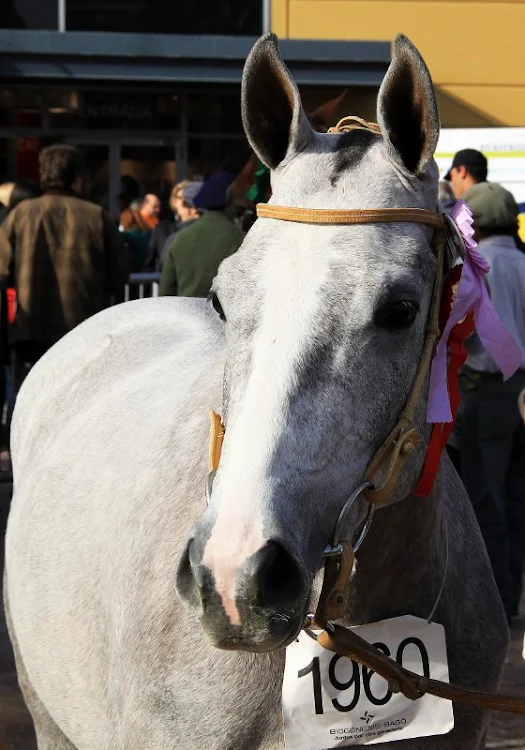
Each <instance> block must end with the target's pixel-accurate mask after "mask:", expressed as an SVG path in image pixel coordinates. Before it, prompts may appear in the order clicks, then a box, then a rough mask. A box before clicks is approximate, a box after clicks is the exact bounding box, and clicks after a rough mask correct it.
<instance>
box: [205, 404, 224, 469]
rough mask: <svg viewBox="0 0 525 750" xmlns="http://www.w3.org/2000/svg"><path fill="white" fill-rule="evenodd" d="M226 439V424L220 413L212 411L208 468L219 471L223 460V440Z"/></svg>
mask: <svg viewBox="0 0 525 750" xmlns="http://www.w3.org/2000/svg"><path fill="white" fill-rule="evenodd" d="M223 440H224V425H223V423H222V419H221V417H220V415H219V414H217V412H215V411H210V450H209V455H208V464H209V466H208V470H209V471H217V469H218V468H219V461H220V460H221V450H222V442H223Z"/></svg>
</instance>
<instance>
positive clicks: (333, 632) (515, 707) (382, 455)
mask: <svg viewBox="0 0 525 750" xmlns="http://www.w3.org/2000/svg"><path fill="white" fill-rule="evenodd" d="M356 129H357V130H368V131H371V132H373V133H375V134H377V135H380V131H379V127H378V126H377V125H376V124H375V123H366V122H365V121H364V120H361V119H359V118H344V120H342V121H341V122H340V123H339V124H338V125H337V126H336V128H332V129H331V130H330V131H329V132H347V131H349V130H356ZM257 215H258V216H259V217H260V218H264V219H272V220H278V221H291V222H297V223H303V224H324V225H328V224H339V225H341V224H350V225H357V224H378V223H399V222H403V223H411V224H423V225H425V226H429V227H432V228H433V229H434V230H435V233H434V237H433V240H432V250H433V252H434V255H435V256H436V274H435V278H434V288H433V294H432V301H431V305H430V311H429V315H428V321H427V327H426V334H425V342H424V345H423V351H422V354H421V358H420V360H419V365H418V368H417V372H416V376H415V378H414V382H413V383H412V388H411V391H410V394H409V396H408V399H407V402H406V404H405V407H404V409H403V411H402V412H401V414H400V416H399V418H398V421H397V423H396V425H395V427H394V429H393V430H392V432H391V433H390V434H389V436H388V437H387V438H386V440H385V441H384V442H383V444H382V445H381V446H380V447H379V449H378V450H377V452H376V453H375V455H374V457H373V458H372V460H371V461H370V463H369V464H368V467H367V469H366V471H365V473H364V477H363V482H362V483H361V484H360V485H359V486H358V487H357V488H356V489H355V490H354V491H353V492H352V494H351V495H350V496H349V498H348V499H347V501H346V502H345V504H344V505H343V508H342V509H341V512H340V514H339V517H338V520H337V523H336V527H335V530H334V535H333V538H332V543H331V544H330V545H328V546H327V548H326V549H325V551H324V555H323V557H324V578H323V586H322V589H321V594H320V597H319V602H318V605H317V609H316V612H315V615H313V616H311V617H308V618H307V620H306V622H305V624H304V627H305V628H306V629H310V628H311V627H316V626H317V627H318V628H321V629H323V632H322V633H321V634H320V635H319V636H318V637H317V640H318V642H319V643H320V645H321V646H323V647H324V648H326V649H328V650H330V651H334V652H335V653H338V654H340V655H342V656H346V657H347V658H349V659H353V660H354V661H357V662H359V663H361V664H363V665H364V666H366V667H368V668H369V669H372V670H373V671H374V672H376V673H377V674H379V675H380V676H381V677H383V678H384V679H386V680H387V682H388V684H389V689H390V690H391V692H393V693H398V692H402V693H403V694H404V695H405V696H406V697H407V698H409V699H411V700H415V699H417V698H420V697H421V696H423V695H424V694H425V693H430V694H432V695H436V696H438V697H441V698H445V699H448V700H453V701H456V702H458V703H466V704H468V705H471V706H476V707H479V708H484V709H495V710H499V711H506V712H509V713H519V714H525V699H524V698H521V697H519V696H512V695H503V694H501V693H486V692H482V691H475V690H470V689H468V688H463V687H460V686H458V685H452V684H449V683H444V682H440V681H438V680H431V679H429V678H423V677H421V675H418V674H415V673H414V672H410V671H409V670H406V669H404V668H403V667H401V666H400V665H399V664H397V662H395V661H394V660H393V659H390V658H389V657H388V656H385V654H383V653H382V652H381V651H379V650H378V649H376V648H375V647H374V646H373V645H371V644H370V643H368V642H367V641H365V640H364V639H363V638H361V637H360V636H359V635H357V633H355V631H353V630H352V629H351V628H346V627H344V626H343V625H340V624H338V623H336V622H335V621H336V620H341V619H343V618H344V610H345V596H346V591H347V587H348V584H349V581H350V577H351V575H352V570H353V564H354V552H355V551H356V550H357V547H358V546H360V544H361V543H362V542H363V540H364V538H365V536H366V533H367V531H368V529H369V527H370V524H371V521H372V517H373V512H374V509H375V507H376V506H377V505H381V504H384V503H385V502H387V501H388V500H389V499H390V497H391V496H392V493H393V490H394V488H395V486H396V484H397V481H398V479H399V476H400V474H401V471H402V469H403V466H404V464H405V461H406V460H407V458H408V457H409V456H410V455H412V454H413V453H414V452H415V450H416V447H417V445H418V444H419V442H420V441H421V436H420V435H419V433H418V431H417V429H416V427H415V425H414V420H415V412H416V408H417V406H418V404H419V402H420V399H421V395H422V392H423V389H424V388H425V386H426V383H427V381H428V376H429V371H430V366H431V362H432V357H433V354H434V349H435V346H436V342H437V340H438V338H439V336H440V329H439V316H440V307H441V300H442V293H443V285H444V278H445V275H446V273H447V272H448V270H450V269H449V268H448V267H447V266H448V262H447V258H446V254H445V250H446V245H447V235H446V224H445V221H444V218H443V216H440V215H439V214H438V213H435V212H434V211H427V210H424V209H420V208H384V209H371V210H370V209H369V210H352V209H317V208H297V207H293V206H278V205H274V204H258V205H257ZM210 419H211V426H210V453H209V473H208V476H207V479H206V495H207V498H208V500H209V496H210V494H211V485H212V482H213V478H214V476H215V473H216V471H217V468H218V466H219V461H220V455H221V448H222V442H223V440H224V435H225V428H224V425H223V423H222V420H221V418H220V416H219V415H218V414H216V413H215V412H211V413H210ZM379 477H382V478H381V479H380V478H379ZM361 494H362V495H363V497H364V498H365V499H366V500H367V501H368V503H369V506H368V508H369V510H368V514H367V517H366V520H365V523H364V526H363V529H362V530H361V534H360V535H359V539H358V540H357V542H356V543H355V544H354V545H352V544H351V542H350V541H349V540H344V539H341V538H340V531H341V527H342V526H343V523H344V519H345V517H346V515H347V513H348V511H349V510H350V508H351V507H352V506H353V504H354V503H355V502H356V500H357V499H358V497H359V496H360V495H361Z"/></svg>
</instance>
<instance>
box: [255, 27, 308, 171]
mask: <svg viewBox="0 0 525 750" xmlns="http://www.w3.org/2000/svg"><path fill="white" fill-rule="evenodd" d="M241 100H242V120H243V124H244V130H245V133H246V137H247V138H248V141H249V142H250V145H251V147H252V148H253V150H254V151H255V153H256V154H257V156H258V157H259V158H260V160H261V161H262V162H264V164H266V166H268V167H270V169H275V168H276V167H277V166H278V165H279V164H281V162H282V161H284V159H285V158H290V157H291V156H294V155H296V154H297V153H299V152H300V151H302V150H303V149H304V148H306V146H307V145H308V144H309V142H310V140H311V138H312V134H313V131H312V128H311V127H310V124H309V122H308V119H307V117H306V115H305V113H304V110H303V107H302V104H301V97H300V96H299V91H298V90H297V86H296V85H295V83H294V81H293V79H292V77H291V75H290V73H289V71H288V68H287V67H286V65H285V64H284V62H283V61H282V58H281V56H280V54H279V50H278V47H277V37H276V36H275V35H274V34H266V35H265V36H263V37H261V38H260V39H259V41H258V42H256V44H255V45H254V47H253V49H252V51H251V52H250V54H249V55H248V59H247V60H246V65H245V66H244V73H243V77H242V96H241Z"/></svg>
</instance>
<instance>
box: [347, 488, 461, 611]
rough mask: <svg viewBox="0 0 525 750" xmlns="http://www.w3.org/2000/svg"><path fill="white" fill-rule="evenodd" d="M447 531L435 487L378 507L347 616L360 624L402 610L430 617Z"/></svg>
mask: <svg viewBox="0 0 525 750" xmlns="http://www.w3.org/2000/svg"><path fill="white" fill-rule="evenodd" d="M439 484H440V483H439ZM445 533H446V532H445V531H444V528H443V504H442V498H441V491H440V489H439V487H436V488H435V489H434V490H433V491H432V493H431V494H430V495H429V496H428V497H427V498H425V499H421V498H418V497H415V496H414V495H411V496H409V497H407V498H405V499H404V500H402V501H400V502H397V503H394V504H393V505H391V506H388V507H386V508H381V509H379V510H377V511H376V513H375V516H374V520H373V522H372V526H371V528H370V531H369V533H368V536H367V537H366V539H365V541H364V543H363V545H362V547H361V548H360V550H359V552H358V553H357V555H356V572H355V574H354V576H353V577H352V580H351V582H350V586H349V590H348V597H347V602H348V606H347V617H348V619H349V620H350V621H351V622H352V623H355V624H360V623H363V622H375V621H377V620H381V619H385V618H388V617H396V616H399V615H404V614H412V615H415V616H418V617H425V618H426V617H428V615H429V614H430V612H431V610H432V608H433V605H434V603H435V601H436V599H437V596H438V593H439V590H440V587H441V584H442V581H443V576H444V573H445V566H446V562H445V561H446V556H447V551H446V550H447V547H446V542H445Z"/></svg>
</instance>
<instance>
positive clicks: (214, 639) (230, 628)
mask: <svg viewBox="0 0 525 750" xmlns="http://www.w3.org/2000/svg"><path fill="white" fill-rule="evenodd" d="M304 618H305V615H304V613H302V612H301V613H298V614H297V615H295V616H294V617H292V618H289V617H286V618H282V617H279V616H278V615H275V614H274V615H268V614H266V615H263V614H261V615H259V616H258V615H256V614H255V613H254V612H253V611H252V612H251V613H250V616H249V618H248V619H244V618H242V619H241V624H240V625H231V624H230V623H229V622H228V621H227V619H226V618H225V617H219V618H216V617H215V618H213V619H211V618H210V619H209V618H207V617H206V615H203V616H202V617H201V625H202V628H203V630H204V632H205V633H206V635H207V637H208V639H209V640H210V641H211V643H212V645H213V646H215V648H220V649H222V650H225V651H250V652H253V653H267V652H269V651H278V650H279V649H282V648H286V646H289V645H290V643H292V642H293V641H294V640H295V639H296V638H297V636H298V635H299V633H300V631H301V628H302V626H303V623H304Z"/></svg>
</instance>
